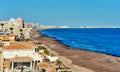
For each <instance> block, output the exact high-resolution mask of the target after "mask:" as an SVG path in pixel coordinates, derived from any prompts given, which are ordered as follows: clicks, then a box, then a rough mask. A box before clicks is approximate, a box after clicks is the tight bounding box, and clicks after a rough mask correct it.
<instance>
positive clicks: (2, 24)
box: [0, 23, 4, 31]
mask: <svg viewBox="0 0 120 72" xmlns="http://www.w3.org/2000/svg"><path fill="white" fill-rule="evenodd" d="M0 25H1V26H2V31H3V26H4V23H1V24H0Z"/></svg>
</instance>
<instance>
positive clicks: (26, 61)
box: [2, 42, 43, 71]
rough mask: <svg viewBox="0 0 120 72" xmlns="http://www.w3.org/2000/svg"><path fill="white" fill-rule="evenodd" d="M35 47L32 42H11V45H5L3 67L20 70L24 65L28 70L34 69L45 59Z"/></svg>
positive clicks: (3, 48)
mask: <svg viewBox="0 0 120 72" xmlns="http://www.w3.org/2000/svg"><path fill="white" fill-rule="evenodd" d="M35 48H36V46H35V45H34V44H33V43H32V42H10V45H6V46H3V47H2V55H3V57H2V58H3V68H4V69H7V70H11V71H13V70H15V71H19V70H21V68H22V67H24V68H25V69H24V70H26V71H27V70H29V71H30V70H32V69H34V68H35V67H36V64H37V62H41V61H42V59H43V58H42V57H41V55H40V54H38V53H36V52H35Z"/></svg>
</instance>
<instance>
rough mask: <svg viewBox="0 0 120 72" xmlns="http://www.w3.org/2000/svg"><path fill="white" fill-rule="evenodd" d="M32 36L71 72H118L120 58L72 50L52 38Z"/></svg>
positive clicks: (34, 33)
mask: <svg viewBox="0 0 120 72" xmlns="http://www.w3.org/2000/svg"><path fill="white" fill-rule="evenodd" d="M32 35H33V36H32V37H34V39H35V40H37V41H39V42H40V43H43V44H45V45H46V46H47V47H48V48H49V49H50V50H51V51H53V52H54V53H56V54H57V55H58V56H59V57H60V58H61V60H62V61H63V63H65V64H66V65H67V66H68V67H70V68H71V69H72V71H73V72H120V69H119V68H120V57H115V56H111V55H107V54H103V53H98V52H91V51H87V50H82V49H76V48H72V47H69V46H66V45H64V44H61V43H60V42H59V41H58V40H56V39H54V38H50V37H45V36H40V35H39V33H37V32H33V34H32ZM35 35H37V37H36V36H35Z"/></svg>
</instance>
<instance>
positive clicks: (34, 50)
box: [0, 18, 120, 72]
mask: <svg viewBox="0 0 120 72" xmlns="http://www.w3.org/2000/svg"><path fill="white" fill-rule="evenodd" d="M51 28H69V27H68V26H46V25H42V24H41V25H37V24H35V23H31V22H26V21H24V19H22V18H10V19H9V20H2V21H0V72H101V71H102V72H120V69H119V67H120V57H116V56H112V55H107V54H104V53H100V52H93V51H88V50H84V49H78V48H73V47H70V46H67V45H65V44H63V43H61V42H60V41H59V40H57V39H55V38H52V37H48V36H44V35H42V34H41V33H40V32H38V30H42V29H51ZM82 28H83V27H82ZM85 28H88V27H85ZM89 28H90V27H89ZM98 28H99V27H98Z"/></svg>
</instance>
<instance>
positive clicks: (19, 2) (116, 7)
mask: <svg viewBox="0 0 120 72" xmlns="http://www.w3.org/2000/svg"><path fill="white" fill-rule="evenodd" d="M11 17H14V18H16V17H21V18H23V19H24V20H25V21H30V22H35V23H36V22H39V23H43V24H45V25H68V26H90V25H94V26H120V0H0V20H3V19H9V18H11Z"/></svg>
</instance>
